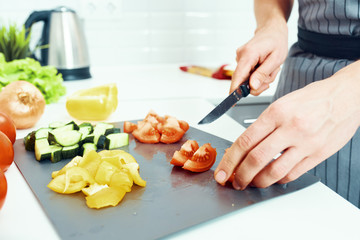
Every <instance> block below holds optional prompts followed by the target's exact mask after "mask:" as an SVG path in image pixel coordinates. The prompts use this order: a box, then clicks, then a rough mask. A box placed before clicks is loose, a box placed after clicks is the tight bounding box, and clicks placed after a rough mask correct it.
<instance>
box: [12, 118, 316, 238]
mask: <svg viewBox="0 0 360 240" xmlns="http://www.w3.org/2000/svg"><path fill="white" fill-rule="evenodd" d="M115 125H117V126H122V124H121V123H116V124H115ZM188 139H193V140H196V141H198V143H199V145H202V144H204V143H207V142H209V143H211V145H212V146H213V147H215V148H216V149H217V153H218V155H217V159H216V163H215V164H214V166H213V167H212V169H210V170H209V171H206V172H203V173H192V172H189V171H185V170H183V169H182V168H179V167H173V166H172V165H171V164H170V163H169V162H170V160H171V157H172V155H173V153H174V152H175V151H176V150H179V149H180V147H181V145H182V144H183V143H184V142H185V141H186V140H188ZM230 146H231V142H229V141H227V140H224V139H222V138H219V137H217V136H214V135H211V134H208V133H206V132H203V131H200V130H198V129H195V128H192V127H191V128H190V129H189V130H188V132H187V133H186V134H185V135H184V137H183V139H182V140H181V141H180V142H178V143H175V144H161V143H159V144H143V143H140V142H138V141H137V140H135V139H134V138H133V137H132V136H130V142H129V145H128V146H126V147H124V148H122V149H123V150H125V151H127V152H129V153H130V154H132V155H133V156H134V157H135V159H136V160H137V161H138V163H139V165H140V174H141V176H142V178H143V179H145V180H146V181H147V186H146V188H142V187H138V186H134V187H133V188H132V191H131V192H130V193H127V194H126V195H125V197H124V199H123V200H122V202H121V203H120V204H119V205H118V206H117V207H109V208H104V209H100V210H95V209H90V208H88V207H87V206H86V203H85V197H84V195H83V194H82V193H76V194H71V195H62V194H58V193H55V192H53V191H51V190H50V189H49V188H47V187H46V185H47V184H48V183H49V182H50V180H51V173H52V172H53V171H56V170H59V169H61V168H62V167H63V166H64V165H65V164H66V163H67V162H69V160H63V161H60V162H58V163H51V162H50V161H43V162H38V161H36V160H35V157H34V153H33V152H27V151H25V149H24V145H23V141H22V140H17V141H16V142H15V144H14V148H15V163H16V165H17V167H18V168H19V170H20V172H21V173H22V175H23V176H24V178H25V180H26V182H27V183H28V184H29V186H30V188H31V190H32V191H33V193H34V194H35V196H36V198H37V199H38V201H39V203H40V204H41V206H42V207H43V209H44V211H45V213H46V214H47V216H48V217H49V219H50V220H51V222H52V224H53V226H54V228H55V229H56V231H57V232H58V234H59V236H60V237H61V239H158V238H162V237H166V236H169V235H171V234H174V233H176V232H178V231H181V230H183V229H186V228H188V227H191V226H194V225H196V224H200V223H203V222H206V221H208V220H211V219H214V218H217V217H220V216H223V215H225V214H228V213H230V212H233V211H237V210H239V209H241V208H245V207H247V206H249V205H252V204H256V203H258V202H261V201H264V200H267V199H271V198H274V197H277V196H281V195H284V194H286V193H290V192H293V191H296V190H298V189H301V188H304V187H306V186H309V185H311V184H313V183H315V182H317V181H318V179H317V178H316V177H314V176H312V175H309V174H305V175H303V176H302V177H301V178H299V179H298V180H296V181H294V182H292V183H289V184H285V185H274V186H271V187H269V188H267V189H258V188H248V189H246V190H245V191H236V190H234V189H232V188H231V187H230V186H225V187H223V186H220V185H219V184H217V183H216V181H215V180H214V177H213V174H214V169H215V168H216V166H217V165H218V163H219V161H220V160H221V158H222V156H223V154H224V151H225V149H226V148H228V147H230ZM40 234H41V233H39V236H40Z"/></svg>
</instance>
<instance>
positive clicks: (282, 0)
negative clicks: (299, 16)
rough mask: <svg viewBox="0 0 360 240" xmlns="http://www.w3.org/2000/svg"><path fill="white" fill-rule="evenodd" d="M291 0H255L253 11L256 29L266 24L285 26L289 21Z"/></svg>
mask: <svg viewBox="0 0 360 240" xmlns="http://www.w3.org/2000/svg"><path fill="white" fill-rule="evenodd" d="M293 3H294V1H293V0H255V1H254V11H255V17H256V23H257V29H259V28H262V27H264V26H266V25H267V24H269V23H270V24H273V23H274V24H279V23H281V24H286V22H287V20H288V19H289V16H290V13H291V9H292V6H293Z"/></svg>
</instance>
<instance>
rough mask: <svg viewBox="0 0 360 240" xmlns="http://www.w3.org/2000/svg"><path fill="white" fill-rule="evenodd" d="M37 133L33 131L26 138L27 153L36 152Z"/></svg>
mask: <svg viewBox="0 0 360 240" xmlns="http://www.w3.org/2000/svg"><path fill="white" fill-rule="evenodd" d="M35 132H36V131H32V132H30V133H29V134H28V135H26V136H25V137H24V145H25V150H26V151H31V152H33V151H35Z"/></svg>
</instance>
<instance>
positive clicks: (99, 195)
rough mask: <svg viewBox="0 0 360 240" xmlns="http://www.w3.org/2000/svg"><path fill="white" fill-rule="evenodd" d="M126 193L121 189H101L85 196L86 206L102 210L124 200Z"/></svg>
mask: <svg viewBox="0 0 360 240" xmlns="http://www.w3.org/2000/svg"><path fill="white" fill-rule="evenodd" d="M125 193H126V191H125V190H124V189H121V188H114V187H109V188H103V189H101V190H100V191H98V192H96V193H94V194H92V195H90V196H87V197H86V204H87V205H88V207H89V208H96V209H99V208H103V207H109V206H116V205H118V204H119V202H120V201H121V200H122V199H123V198H124V196H125Z"/></svg>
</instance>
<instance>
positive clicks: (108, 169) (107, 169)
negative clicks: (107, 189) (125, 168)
mask: <svg viewBox="0 0 360 240" xmlns="http://www.w3.org/2000/svg"><path fill="white" fill-rule="evenodd" d="M118 170H120V169H119V168H117V167H116V166H115V165H113V164H111V163H109V162H106V161H102V162H101V163H100V165H99V168H98V170H97V172H96V175H95V181H96V182H97V183H99V184H109V183H110V179H111V176H112V175H113V174H114V172H116V171H118Z"/></svg>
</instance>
